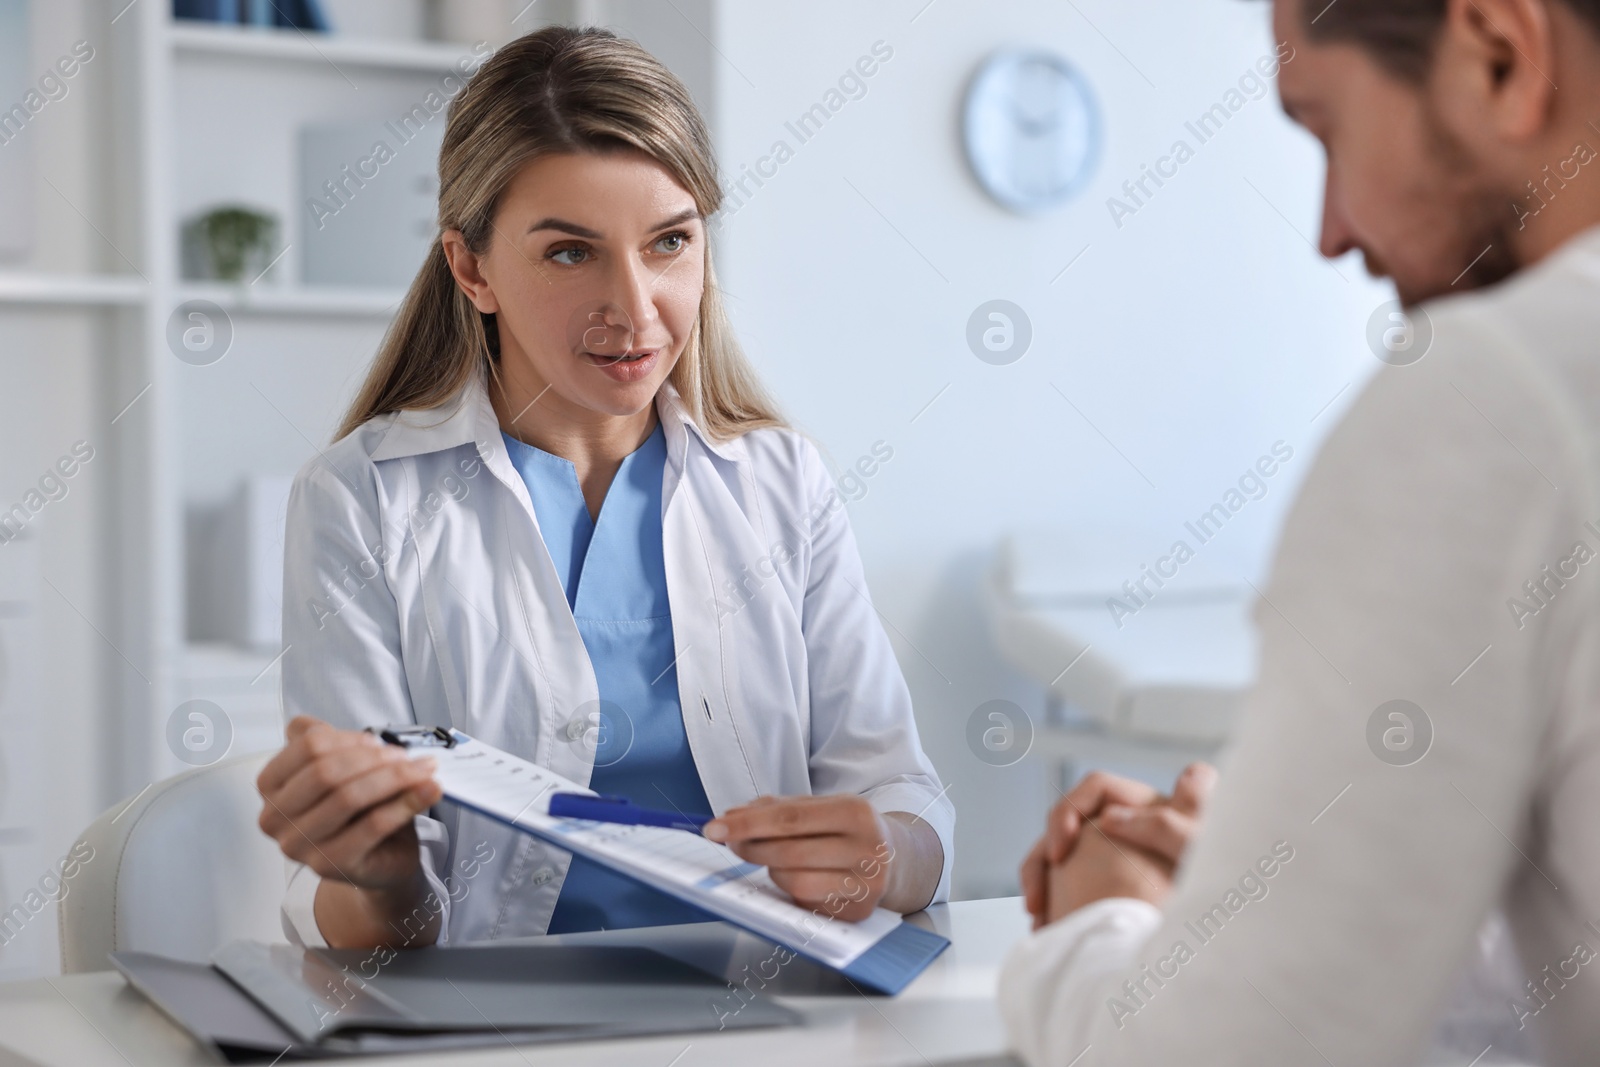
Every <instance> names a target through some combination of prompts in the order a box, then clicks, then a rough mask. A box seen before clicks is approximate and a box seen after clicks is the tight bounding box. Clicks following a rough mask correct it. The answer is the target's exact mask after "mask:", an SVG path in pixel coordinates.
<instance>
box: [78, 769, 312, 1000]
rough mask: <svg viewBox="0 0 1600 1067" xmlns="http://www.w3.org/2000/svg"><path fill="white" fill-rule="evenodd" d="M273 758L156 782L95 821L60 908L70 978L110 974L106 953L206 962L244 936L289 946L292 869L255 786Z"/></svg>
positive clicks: (81, 840)
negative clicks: (262, 819) (286, 900)
mask: <svg viewBox="0 0 1600 1067" xmlns="http://www.w3.org/2000/svg"><path fill="white" fill-rule="evenodd" d="M269 758H270V753H265V754H262V755H258V756H248V757H244V758H240V759H233V760H225V761H223V762H220V763H216V764H213V765H211V766H209V767H202V768H199V769H198V770H193V771H188V772H186V773H184V774H180V775H177V776H176V777H173V778H168V779H166V780H165V781H161V782H156V783H155V784H154V785H152V786H150V787H149V788H148V789H146V790H145V791H144V793H142V794H141V795H139V796H138V797H137V798H135V799H134V800H133V802H132V803H131V804H130V803H128V802H127V801H123V802H121V803H119V804H117V805H115V806H113V807H112V808H111V809H110V810H109V811H107V812H106V813H105V814H103V815H101V816H100V817H99V818H98V819H96V820H95V821H94V822H93V823H92V824H90V826H89V828H88V829H87V830H85V831H84V832H83V835H82V836H81V837H80V838H79V844H78V845H77V846H76V848H77V852H76V853H75V854H76V855H77V856H79V858H80V860H83V862H81V864H80V869H79V870H78V872H77V874H76V875H75V876H74V877H73V878H72V879H71V880H70V882H68V883H67V892H66V895H65V896H64V897H63V898H62V899H61V906H60V922H61V970H62V972H63V973H68V974H70V973H73V972H77V971H101V970H105V969H107V968H108V967H109V966H110V965H109V964H108V963H107V962H106V954H107V953H108V952H113V951H119V950H124V949H131V950H137V951H143V952H154V953H158V954H160V955H163V956H171V957H174V958H177V959H186V960H193V961H196V962H204V961H207V960H209V959H210V957H211V953H212V952H213V951H214V950H215V949H217V948H218V947H220V946H221V945H224V944H226V943H227V942H229V941H233V940H235V939H238V938H249V939H251V940H255V941H268V942H281V941H283V940H285V938H284V935H283V928H282V925H281V924H280V921H279V918H278V907H279V903H280V901H281V900H282V897H283V889H284V877H285V874H286V871H287V867H286V865H285V861H284V858H283V855H282V853H281V852H279V851H278V846H277V843H276V842H274V841H273V840H272V839H271V838H269V837H267V836H266V835H265V834H263V833H262V832H261V829H260V827H259V826H258V825H257V823H256V818H257V816H258V815H259V814H260V811H261V800H260V797H259V796H258V795H257V793H256V788H255V779H256V775H258V774H259V773H260V772H261V768H262V766H263V765H264V764H265V763H266V761H267V760H268V759H269ZM88 849H93V853H92V856H90V855H89V853H88V852H87V850H88Z"/></svg>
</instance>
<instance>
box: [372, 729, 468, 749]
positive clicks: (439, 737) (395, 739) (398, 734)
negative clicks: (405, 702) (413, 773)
mask: <svg viewBox="0 0 1600 1067" xmlns="http://www.w3.org/2000/svg"><path fill="white" fill-rule="evenodd" d="M367 733H369V734H377V735H378V736H379V737H381V738H383V740H385V741H386V742H388V743H389V744H391V745H399V746H400V747H401V748H455V747H456V738H455V735H454V734H453V733H451V732H450V731H449V730H448V729H446V728H445V727H443V726H390V727H387V728H385V729H382V730H380V729H377V728H375V727H372V726H369V727H367Z"/></svg>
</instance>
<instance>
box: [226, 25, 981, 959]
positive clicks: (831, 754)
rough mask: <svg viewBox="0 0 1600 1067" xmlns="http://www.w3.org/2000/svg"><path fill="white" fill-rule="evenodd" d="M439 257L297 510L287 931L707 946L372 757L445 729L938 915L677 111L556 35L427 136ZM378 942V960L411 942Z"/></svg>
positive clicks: (279, 797)
mask: <svg viewBox="0 0 1600 1067" xmlns="http://www.w3.org/2000/svg"><path fill="white" fill-rule="evenodd" d="M439 175H440V194H439V221H440V228H441V234H440V237H439V239H438V240H437V241H436V242H435V243H434V245H433V247H432V249H431V251H430V253H429V256H428V259H427V262H426V263H425V265H424V266H423V268H422V270H421V272H420V273H419V275H418V276H417V278H416V280H415V282H414V283H413V284H412V286H411V289H410V292H409V294H408V295H407V297H406V300H405V302H404V305H403V306H402V308H401V310H400V313H399V316H398V318H397V320H396V322H395V325H394V327H393V329H392V330H391V331H390V333H389V335H388V336H387V337H386V338H385V340H384V343H383V346H382V348H381V350H380V352H379V354H378V356H377V359H376V361H375V362H374V365H373V367H372V370H371V372H370V374H369V376H368V378H367V380H366V383H365V386H364V387H363V388H362V390H361V392H360V395H359V397H358V398H357V400H356V402H355V404H354V406H353V408H352V409H351V411H350V413H349V415H348V416H347V418H346V420H345V424H344V426H343V428H342V430H341V431H340V437H339V439H338V441H337V443H335V444H334V445H333V446H331V447H330V448H329V449H328V450H327V452H326V453H324V454H323V455H321V456H320V457H319V458H318V459H316V460H314V461H312V462H311V463H310V464H308V465H307V466H306V468H305V469H304V470H302V471H301V473H300V475H299V477H298V479H297V480H296V482H295V486H294V491H293V494H292V496H291V498H290V504H289V518H288V534H287V541H286V552H285V575H284V646H285V648H286V650H287V651H286V654H285V656H284V658H283V667H282V670H283V701H284V708H285V712H286V714H287V715H289V716H291V721H290V722H289V724H288V744H287V746H286V747H285V748H284V749H283V750H282V752H280V753H279V754H278V755H277V756H276V757H275V758H274V759H273V760H272V761H271V762H270V763H269V764H268V765H267V766H266V768H265V770H264V771H263V772H262V773H261V776H260V779H259V782H258V785H259V788H260V791H261V794H262V797H263V800H264V804H263V807H262V813H261V820H260V821H261V826H262V828H263V829H264V830H265V831H266V832H267V833H268V834H269V835H271V836H272V837H273V838H274V839H276V840H277V841H278V843H279V844H280V845H281V847H282V849H283V851H284V853H285V854H286V855H287V856H288V857H289V858H290V859H291V860H294V861H296V864H295V865H294V867H293V873H292V875H291V877H290V882H289V887H288V891H287V893H286V896H285V900H284V923H285V929H286V932H287V933H288V934H289V935H290V936H291V937H292V938H294V939H295V940H297V941H299V942H301V943H304V944H312V945H318V944H329V945H333V946H335V947H377V946H382V945H388V946H395V945H397V944H400V943H403V944H407V945H422V944H433V943H437V944H449V943H461V942H467V941H478V940H485V939H491V938H500V937H516V936H526V935H530V934H541V933H546V932H549V933H557V932H566V931H576V930H587V929H596V928H616V927H624V926H639V925H661V924H666V923H673V922H683V921H695V920H699V919H703V918H705V916H704V915H703V913H700V912H698V911H696V910H695V909H693V908H691V907H689V906H687V905H683V904H681V903H679V902H677V901H675V900H673V899H672V898H669V897H667V896H665V895H664V894H660V893H658V892H656V891H654V890H651V889H648V888H645V887H643V886H640V885H638V884H636V883H633V882H630V881H628V880H626V879H623V878H621V877H620V876H617V875H613V874H611V873H610V872H608V871H607V870H605V869H603V868H600V867H598V866H596V865H594V864H592V863H589V862H588V861H584V860H574V859H573V858H572V857H571V856H570V854H568V853H565V852H563V851H561V850H559V849H555V848H552V847H550V846H547V845H545V844H543V843H542V842H540V841H538V840H536V839H534V838H532V837H529V836H527V835H523V834H520V833H517V832H516V831H513V830H509V829H507V828H505V827H504V826H502V825H501V824H499V823H495V822H492V821H490V820H488V819H485V818H483V817H481V816H478V815H476V814H474V813H472V812H469V811H466V810H464V809H462V808H459V807H457V806H455V805H452V804H445V803H441V802H440V800H441V796H440V790H439V787H438V785H437V784H436V783H434V782H433V781H432V779H431V773H430V772H431V766H430V765H429V763H427V762H416V763H413V762H410V761H407V760H405V759H403V758H400V757H401V755H402V754H401V753H400V751H399V750H397V749H395V748H393V747H392V746H385V745H381V744H379V743H377V741H376V739H375V738H374V737H373V736H372V735H370V734H367V733H363V732H361V731H362V729H363V728H364V727H368V726H382V725H390V724H394V723H397V722H407V721H411V722H417V723H421V724H426V725H451V726H455V727H458V728H460V729H462V730H464V731H465V732H467V733H469V734H471V735H473V736H474V737H477V738H479V739H481V740H483V741H486V742H487V743H489V744H491V745H495V746H498V747H500V748H503V749H506V750H508V751H510V752H513V753H515V754H517V755H519V756H521V757H524V758H526V759H529V760H532V761H534V762H536V763H538V764H540V765H542V766H544V767H547V768H549V769H551V770H553V771H555V772H556V773H558V774H561V775H564V776H566V777H568V778H570V779H573V780H574V781H577V782H579V783H583V784H587V785H588V786H590V787H591V788H593V789H595V790H597V791H599V792H601V793H608V794H621V795H624V796H627V797H629V798H630V799H632V800H633V801H634V802H635V803H637V804H639V805H641V806H645V807H653V808H661V809H669V810H670V809H677V810H679V811H683V812H689V813H694V812H704V813H710V814H715V815H716V816H717V818H716V819H715V820H714V821H712V822H711V823H709V824H708V825H707V826H706V829H705V835H706V836H707V837H709V838H711V839H713V840H717V841H724V842H726V843H727V844H728V845H729V846H730V847H731V848H733V849H734V850H735V851H736V852H737V853H738V854H739V855H741V856H742V857H743V858H745V859H747V860H748V861H750V862H752V863H758V864H762V865H765V866H767V867H768V868H769V869H770V871H771V874H772V877H773V879H774V881H776V882H777V884H778V885H779V886H781V887H782V888H783V889H784V890H785V891H787V892H788V893H789V894H791V895H792V896H793V897H794V899H795V900H796V901H797V902H798V903H800V904H802V905H804V906H806V907H810V908H814V909H817V910H819V911H821V912H822V913H823V914H827V915H833V916H836V917H839V918H842V919H845V920H855V919H860V918H863V917H864V916H866V915H867V914H869V913H870V912H871V911H872V909H873V908H874V907H875V906H882V907H886V908H891V909H894V910H896V911H901V912H910V911H915V910H918V909H920V908H923V907H925V906H926V905H928V904H930V903H933V902H934V901H937V900H942V899H944V898H945V897H946V895H947V893H948V884H949V871H950V860H951V837H952V830H953V823H954V810H953V808H952V807H951V805H950V802H949V800H948V799H947V798H946V797H945V796H944V791H943V789H942V788H941V786H940V784H939V779H938V777H937V775H936V774H935V772H934V769H933V767H932V765H931V764H930V763H929V761H928V759H927V757H926V756H925V755H924V754H923V752H922V749H921V746H920V743H919V741H918V738H917V731H916V726H915V724H914V722H913V719H912V711H911V700H910V694H909V692H908V690H907V688H906V684H905V680H904V679H903V678H902V676H901V674H900V672H899V669H898V667H897V665H896V663H895V659H894V655H893V653H892V650H891V648H890V646H889V642H888V639H887V637H886V636H885V634H884V631H883V628H882V626H881V625H880V624H879V622H878V619H877V617H876V614H875V612H874V609H873V607H872V603H871V601H870V600H869V598H868V596H867V592H866V586H865V583H864V581H863V576H862V567H861V563H860V560H859V557H858V555H857V552H856V547H855V543H854V540H853V538H852V535H851V533H850V529H849V525H848V522H847V520H846V518H845V515H844V513H843V510H842V504H843V501H842V500H841V498H840V497H839V495H838V493H837V492H836V490H835V489H834V488H833V486H832V484H831V481H830V478H829V476H828V474H827V472H826V470H825V468H824V466H823V464H822V462H821V459H820V457H819V456H818V453H817V450H816V449H815V448H814V447H813V446H812V445H811V444H810V443H809V442H808V441H807V440H806V439H805V438H803V437H802V436H800V435H799V434H798V433H796V432H794V431H793V430H791V429H788V428H787V427H786V426H785V425H784V423H783V422H782V420H781V419H780V417H779V416H778V415H777V414H776V413H775V412H774V409H773V407H772V405H771V403H770V402H769V401H768V400H767V398H766V396H765V395H764V394H763V392H762V391H761V389H760V387H759V386H758V385H757V383H756V381H755V379H754V377H753V375H752V373H751V371H750V369H749V367H748V366H747V365H746V363H745V362H744V359H743V357H742V356H741V354H740V352H739V349H738V347H737V346H736V343H735V341H734V339H733V337H732V334H731V332H730V327H729V324H728V322H727V320H726V318H725V315H724V312H723V309H722V304H721V301H720V297H719V294H718V291H717V287H716V281H715V275H714V273H713V271H712V266H711V257H710V250H709V248H708V241H707V233H706V220H707V219H708V218H710V217H711V215H712V214H713V213H714V212H715V211H716V210H717V208H718V206H719V204H720V201H721V191H720V189H719V187H718V184H717V175H716V165H715V163H714V161H713V158H712V153H711V148H710V140H709V136H708V134H707V131H706V128H705V125H704V123H703V121H702V119H701V117H700V115H699V114H698V113H697V111H696V109H695V106H694V104H693V102H692V101H691V99H690V97H689V94H688V92H687V90H686V89H685V88H684V87H683V85H682V84H681V83H680V82H679V81H678V80H677V79H676V78H675V77H673V75H672V74H671V73H669V72H668V71H667V70H666V69H665V68H664V67H663V66H662V65H661V64H660V63H659V62H657V61H656V60H655V59H654V58H652V57H651V56H650V55H649V54H648V53H646V52H644V51H643V50H642V49H640V48H639V47H638V46H636V45H634V44H632V43H630V42H627V41H624V40H620V39H618V38H616V37H615V36H613V35H612V34H610V33H607V32H605V31H601V30H581V31H579V30H570V29H564V28H552V29H547V30H543V31H540V32H538V33H534V34H530V35H528V36H526V37H523V38H521V39H519V40H517V41H514V42H512V43H511V44H509V45H507V46H505V47H504V48H502V49H500V50H499V51H498V52H497V53H495V55H494V56H493V57H492V58H490V59H489V60H488V61H487V62H486V63H485V64H484V66H483V67H482V68H481V69H480V70H479V71H478V72H477V73H476V74H475V75H474V76H473V77H472V79H471V81H470V83H469V84H468V85H467V86H466V88H465V89H464V90H463V91H462V92H461V95H460V96H459V97H458V98H457V99H456V101H455V102H454V104H453V105H452V107H451V110H450V113H449V120H448V126H447V128H446V131H445V137H444V144H443V148H442V150H441V153H440V160H439ZM397 935H398V937H397Z"/></svg>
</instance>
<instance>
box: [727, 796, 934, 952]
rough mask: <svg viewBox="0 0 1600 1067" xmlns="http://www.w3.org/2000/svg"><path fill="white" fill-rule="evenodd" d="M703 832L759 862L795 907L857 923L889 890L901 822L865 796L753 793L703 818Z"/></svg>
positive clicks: (742, 855) (902, 831)
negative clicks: (750, 798)
mask: <svg viewBox="0 0 1600 1067" xmlns="http://www.w3.org/2000/svg"><path fill="white" fill-rule="evenodd" d="M703 832H704V834H705V836H706V837H708V838H710V839H711V840H712V841H721V842H723V843H725V844H726V845H727V846H728V847H729V848H731V849H732V850H733V851H734V852H735V853H737V854H738V855H739V857H740V858H742V859H744V860H747V861H749V862H750V863H759V864H761V865H762V866H764V867H766V868H767V869H768V871H769V872H770V873H771V875H772V880H773V881H774V882H776V883H777V884H778V887H779V888H780V889H782V890H783V891H784V892H786V893H788V894H789V895H790V896H791V897H793V898H794V900H795V903H796V904H799V905H800V906H801V907H804V908H811V909H813V910H816V911H819V912H821V913H822V914H824V915H830V916H832V917H834V918H837V919H844V920H846V921H848V922H857V921H859V920H861V919H865V918H866V917H867V916H868V915H871V914H872V911H873V909H874V908H875V907H877V906H878V904H879V902H881V901H883V900H884V896H885V894H886V893H887V892H889V890H890V888H891V881H892V879H891V876H890V869H891V866H892V864H891V861H892V860H893V859H894V858H895V852H896V847H897V846H896V841H897V840H898V839H899V838H900V837H901V835H902V834H903V833H904V832H905V827H904V825H903V824H900V823H897V822H895V821H893V820H891V819H890V818H888V817H886V816H884V815H880V814H879V813H878V812H877V811H876V810H875V809H874V808H873V807H872V805H871V804H870V803H868V802H867V800H866V799H865V798H864V797H859V796H854V795H843V796H822V797H783V798H778V797H758V798H757V799H755V800H753V801H751V802H750V803H749V804H746V805H744V806H743V807H738V808H731V809H729V810H728V811H726V812H724V813H723V814H722V815H721V816H720V817H718V818H716V819H713V820H712V821H711V822H708V823H706V825H705V829H704V831H703ZM884 903H885V906H886V907H887V906H889V902H884ZM908 910H909V909H908Z"/></svg>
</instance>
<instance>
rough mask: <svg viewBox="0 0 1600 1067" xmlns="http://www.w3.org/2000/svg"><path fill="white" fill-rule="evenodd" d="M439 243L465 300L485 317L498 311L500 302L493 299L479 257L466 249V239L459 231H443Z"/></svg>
mask: <svg viewBox="0 0 1600 1067" xmlns="http://www.w3.org/2000/svg"><path fill="white" fill-rule="evenodd" d="M439 243H440V245H441V246H442V247H443V248H444V258H445V261H446V262H448V263H449V264H450V273H451V274H452V275H454V276H455V279H456V284H457V285H459V286H460V287H461V291H462V292H464V293H466V294H467V299H469V300H471V301H472V305H473V307H475V308H477V309H478V310H479V311H481V312H483V313H484V314H485V315H493V314H494V313H495V312H497V311H499V310H500V302H499V301H498V300H496V299H495V295H494V290H493V289H492V288H490V286H489V280H488V279H487V278H485V277H484V276H483V264H482V262H481V260H480V257H479V256H478V254H477V253H476V252H474V251H472V249H470V248H468V247H467V239H466V238H465V237H463V236H462V235H461V231H460V230H445V231H444V232H443V233H441V234H440V235H439Z"/></svg>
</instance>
